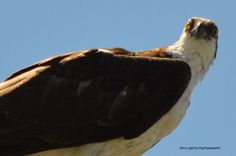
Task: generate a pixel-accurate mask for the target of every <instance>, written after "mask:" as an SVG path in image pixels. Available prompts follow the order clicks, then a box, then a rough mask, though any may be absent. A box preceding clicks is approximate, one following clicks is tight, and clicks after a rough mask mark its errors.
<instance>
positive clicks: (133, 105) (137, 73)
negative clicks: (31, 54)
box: [0, 48, 191, 155]
mask: <svg viewBox="0 0 236 156" xmlns="http://www.w3.org/2000/svg"><path fill="white" fill-rule="evenodd" d="M107 50H109V51H111V52H112V53H107V51H106V52H103V51H102V50H101V49H91V50H86V51H82V52H75V53H70V54H67V55H61V56H57V57H55V58H51V59H49V60H46V61H42V62H40V63H38V64H35V65H33V66H31V67H28V68H26V69H23V70H21V71H19V72H17V73H15V74H13V75H12V76H10V77H9V78H8V79H7V80H6V81H4V82H2V83H1V84H0V125H1V127H0V154H1V155H14V154H15V155H19V154H27V153H32V152H37V151H41V150H47V149H51V148H59V147H68V146H74V145H82V144H86V143H92V142H100V141H104V140H108V139H113V138H117V137H124V138H126V139H130V138H134V137H137V136H139V135H140V134H142V133H143V132H144V131H146V130H147V129H148V128H150V127H151V126H152V125H153V124H154V123H155V122H157V121H158V120H159V119H160V118H161V116H163V115H164V114H165V113H167V112H168V111H169V110H170V109H171V108H172V107H173V106H174V104H175V103H176V102H177V101H178V99H179V98H180V97H181V95H182V94H183V92H184V90H185V89H186V87H187V86H188V83H189V80H190V77H191V71H190V68H189V66H188V64H186V63H185V62H183V61H180V60H176V59H171V58H158V57H152V56H148V53H147V52H145V53H146V54H145V55H142V56H136V55H135V53H132V52H128V51H126V50H124V49H120V48H115V49H107ZM152 55H153V52H152ZM9 151H12V153H10V154H9Z"/></svg>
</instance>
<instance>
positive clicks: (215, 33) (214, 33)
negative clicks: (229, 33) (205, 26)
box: [212, 29, 218, 37]
mask: <svg viewBox="0 0 236 156" xmlns="http://www.w3.org/2000/svg"><path fill="white" fill-rule="evenodd" d="M212 35H213V36H215V37H217V35H218V30H217V29H213V30H212Z"/></svg>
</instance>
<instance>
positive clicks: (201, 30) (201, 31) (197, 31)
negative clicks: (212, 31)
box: [191, 23, 211, 40]
mask: <svg viewBox="0 0 236 156" xmlns="http://www.w3.org/2000/svg"><path fill="white" fill-rule="evenodd" d="M191 36H194V37H196V38H198V39H201V38H202V39H208V40H210V39H211V38H210V35H209V34H208V33H207V27H206V25H204V24H202V23H200V24H199V25H197V26H196V27H195V28H193V30H192V31H191Z"/></svg>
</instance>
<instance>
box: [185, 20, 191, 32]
mask: <svg viewBox="0 0 236 156" xmlns="http://www.w3.org/2000/svg"><path fill="white" fill-rule="evenodd" d="M184 28H185V30H189V29H190V28H191V23H190V22H187V23H186V25H185V26H184Z"/></svg>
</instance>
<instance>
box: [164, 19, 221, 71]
mask: <svg viewBox="0 0 236 156" xmlns="http://www.w3.org/2000/svg"><path fill="white" fill-rule="evenodd" d="M217 41H218V28H217V26H216V24H215V23H214V22H213V21H211V20H209V19H205V18H201V17H192V18H190V19H189V20H188V21H187V23H186V24H185V26H184V29H183V32H182V34H181V36H180V38H179V40H178V41H177V42H176V43H175V44H174V45H172V46H169V47H168V50H169V51H177V52H179V53H181V55H182V56H184V59H185V60H186V61H188V62H189V64H192V66H195V67H199V65H197V64H201V65H202V66H203V68H204V70H205V71H206V70H207V69H208V67H209V65H210V64H211V63H212V62H213V60H214V58H215V57H216V51H217Z"/></svg>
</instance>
